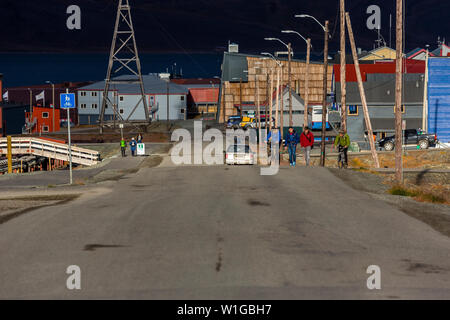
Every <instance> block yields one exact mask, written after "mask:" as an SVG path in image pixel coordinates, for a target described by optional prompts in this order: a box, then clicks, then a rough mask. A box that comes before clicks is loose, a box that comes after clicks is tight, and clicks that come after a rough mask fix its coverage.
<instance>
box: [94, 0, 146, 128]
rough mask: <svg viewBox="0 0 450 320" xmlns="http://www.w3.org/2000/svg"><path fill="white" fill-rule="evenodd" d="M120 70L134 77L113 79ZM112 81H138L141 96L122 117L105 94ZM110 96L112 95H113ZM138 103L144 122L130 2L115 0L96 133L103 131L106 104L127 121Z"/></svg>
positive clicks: (142, 84) (142, 91) (142, 89)
mask: <svg viewBox="0 0 450 320" xmlns="http://www.w3.org/2000/svg"><path fill="white" fill-rule="evenodd" d="M122 70H126V71H127V72H131V73H132V74H133V75H134V76H135V77H130V78H126V79H123V78H121V79H114V78H115V77H117V76H119V75H120V72H121V71H122ZM115 84H138V85H139V86H140V91H141V98H140V99H139V101H138V103H137V104H136V105H135V106H134V108H133V109H132V110H131V113H130V114H129V115H128V117H127V118H126V119H124V118H123V117H122V115H121V114H120V113H119V112H118V111H117V106H116V104H115V103H114V102H112V101H111V99H110V98H109V92H110V88H111V85H115ZM113 100H114V99H113ZM140 104H143V105H144V113H145V122H146V123H149V122H150V117H149V110H148V104H147V99H146V98H145V92H144V82H143V80H142V73H141V62H140V60H139V55H138V50H137V46H136V37H135V35H134V28H133V21H132V19H131V11H130V4H129V1H128V0H119V5H118V7H117V17H116V24H115V27H114V35H113V39H112V44H111V52H110V55H109V63H108V72H107V74H106V79H105V89H104V91H103V99H102V107H101V109H100V133H102V132H103V127H104V117H105V109H106V107H107V106H108V105H109V106H110V107H111V108H112V109H113V111H114V115H115V116H117V118H119V119H120V121H121V122H122V123H124V122H129V120H130V118H131V116H132V115H133V114H134V112H135V111H136V109H137V108H138V106H139V105H140Z"/></svg>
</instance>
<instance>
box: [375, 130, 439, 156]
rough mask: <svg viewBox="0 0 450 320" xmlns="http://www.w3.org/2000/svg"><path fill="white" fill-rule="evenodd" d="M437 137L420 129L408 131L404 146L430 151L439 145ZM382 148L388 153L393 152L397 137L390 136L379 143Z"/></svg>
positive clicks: (406, 131) (404, 135)
mask: <svg viewBox="0 0 450 320" xmlns="http://www.w3.org/2000/svg"><path fill="white" fill-rule="evenodd" d="M437 141H438V140H437V136H436V135H434V134H428V133H425V132H422V131H421V130H418V129H408V130H405V131H404V133H403V145H416V146H418V147H420V149H428V148H429V147H432V146H435V145H436V143H437ZM378 145H379V146H380V148H384V150H386V151H392V150H394V148H395V136H389V137H386V138H383V139H380V140H379V141H378Z"/></svg>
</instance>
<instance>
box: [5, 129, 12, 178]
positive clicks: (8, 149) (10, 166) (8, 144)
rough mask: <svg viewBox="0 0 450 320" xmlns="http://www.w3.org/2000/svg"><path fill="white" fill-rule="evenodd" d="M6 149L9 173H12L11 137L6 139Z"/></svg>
mask: <svg viewBox="0 0 450 320" xmlns="http://www.w3.org/2000/svg"><path fill="white" fill-rule="evenodd" d="M6 145H7V147H6V149H7V151H6V152H7V157H8V173H12V143H11V136H7V137H6Z"/></svg>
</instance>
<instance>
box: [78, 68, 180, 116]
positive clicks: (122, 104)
mask: <svg viewBox="0 0 450 320" xmlns="http://www.w3.org/2000/svg"><path fill="white" fill-rule="evenodd" d="M135 78H136V77H135V76H129V75H124V76H120V77H117V78H115V79H116V80H119V79H120V80H131V79H135ZM142 78H143V81H144V91H145V96H146V99H147V105H148V108H149V114H150V117H151V118H152V120H153V121H158V120H167V104H169V118H170V120H183V119H186V109H187V107H186V100H187V95H188V89H187V88H186V87H184V86H181V85H177V84H175V83H172V82H168V81H167V80H163V79H161V78H160V77H159V76H158V75H156V74H150V75H144V76H142ZM104 88H105V81H99V82H96V83H93V84H91V85H89V86H86V87H81V88H79V89H78V90H77V95H78V106H77V107H78V117H79V124H97V123H98V119H99V115H100V111H101V106H102V100H103V90H104ZM140 99H141V90H140V86H139V84H115V85H111V87H110V92H109V100H110V101H111V102H113V103H114V104H115V105H117V111H118V112H119V114H120V115H121V117H122V118H123V119H128V118H129V120H145V112H144V103H143V102H141V103H140V104H139V105H138V106H137V107H136V110H135V111H134V113H133V114H132V115H131V116H130V114H131V112H132V110H133V109H134V107H135V106H136V104H137V103H138V101H139V100H140ZM167 101H169V103H167ZM113 118H114V111H113V109H112V108H111V106H110V105H107V108H106V110H105V117H104V120H105V121H109V120H112V119H113Z"/></svg>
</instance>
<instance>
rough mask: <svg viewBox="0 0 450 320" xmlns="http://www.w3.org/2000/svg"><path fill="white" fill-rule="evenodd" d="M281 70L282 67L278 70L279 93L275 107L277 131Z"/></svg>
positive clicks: (276, 126) (277, 93) (276, 127)
mask: <svg viewBox="0 0 450 320" xmlns="http://www.w3.org/2000/svg"><path fill="white" fill-rule="evenodd" d="M280 69H281V67H278V70H277V89H276V90H277V92H276V99H277V102H276V105H275V129H278V110H279V106H280Z"/></svg>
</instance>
